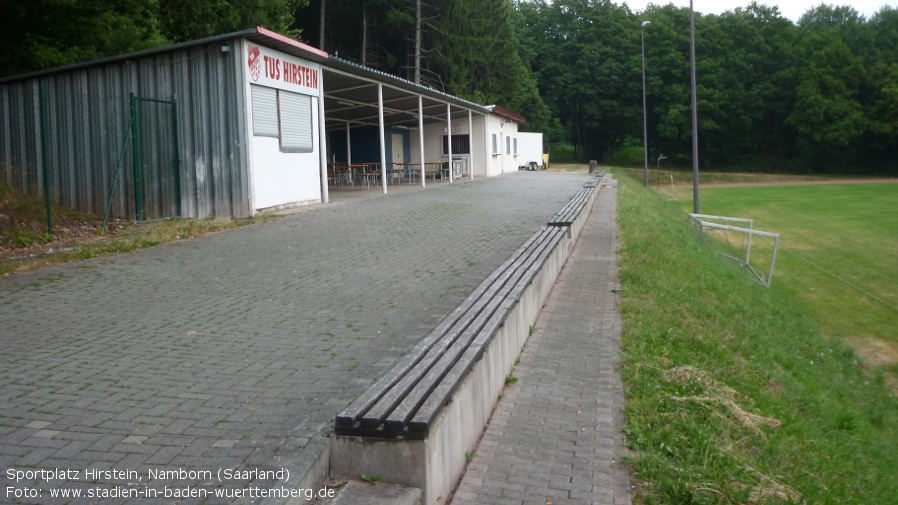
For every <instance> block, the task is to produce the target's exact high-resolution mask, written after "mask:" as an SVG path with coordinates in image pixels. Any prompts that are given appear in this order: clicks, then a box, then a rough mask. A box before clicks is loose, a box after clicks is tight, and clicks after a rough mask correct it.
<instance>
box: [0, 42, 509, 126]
mask: <svg viewBox="0 0 898 505" xmlns="http://www.w3.org/2000/svg"><path fill="white" fill-rule="evenodd" d="M238 39H247V40H249V41H251V42H254V43H257V44H259V45H263V46H266V47H269V48H271V49H274V50H277V51H280V52H283V53H286V54H290V55H292V56H296V57H297V58H302V59H305V60H308V61H312V62H315V63H318V64H320V65H321V66H322V68H323V70H324V71H326V72H328V75H326V76H325V79H324V86H325V88H324V95H325V98H326V99H327V100H328V102H326V104H325V106H326V109H327V110H328V114H327V120H328V129H333V128H336V127H338V125H340V124H346V123H349V124H356V125H360V124H371V121H372V111H371V110H370V109H371V107H372V105H374V106H375V107H376V103H377V98H376V96H377V95H376V93H377V91H376V88H377V84H383V85H384V86H383V91H384V101H385V103H386V102H389V106H388V107H387V108H385V117H386V118H387V122H388V124H392V125H399V126H400V127H407V128H409V127H410V128H415V127H416V125H417V113H418V97H419V96H421V97H422V100H423V103H422V106H423V110H424V115H425V121H426V122H433V121H437V120H445V119H446V117H447V115H448V113H447V112H445V111H443V110H441V109H440V108H441V107H442V108H443V109H445V104H451V105H453V106H455V107H456V108H460V109H462V110H454V111H452V118H453V120H464V119H465V117H466V116H467V112H466V111H471V112H475V113H478V114H490V113H492V114H497V115H499V116H502V117H504V118H506V119H511V120H513V121H517V122H518V123H523V122H525V121H526V119H525V118H524V117H523V116H521V115H519V114H515V113H514V112H511V111H509V110H507V109H504V108H502V107H500V106H497V105H491V106H486V107H485V106H483V105H479V104H476V103H474V102H470V101H468V100H464V99H462V98H458V97H456V96H453V95H450V94H448V93H444V92H442V91H439V90H436V89H434V88H431V87H427V86H422V85H419V84H415V83H413V82H411V81H408V80H406V79H403V78H401V77H397V76H394V75H391V74H388V73H386V72H382V71H379V70H375V69H373V68H369V67H365V66H362V65H359V64H357V63H353V62H350V61H347V60H343V59H340V58H336V57H334V56H331V55H329V54H328V53H326V52H325V51H322V50H320V49H317V48H315V47H312V46H310V45H308V44H303V43H302V42H299V41H296V40H293V39H291V38H289V37H286V36H284V35H281V34H279V33H276V32H273V31H271V30H268V29H266V28H263V27H261V26H258V27H256V28H250V29H248V30H242V31H238V32H231V33H225V34H222V35H216V36H214V37H207V38H204V39H198V40H193V41H190V42H183V43H180V44H174V45H170V46H164V47H158V48H153V49H147V50H143V51H136V52H132V53H127V54H122V55H117V56H110V57H107V58H101V59H97V60H92V61H86V62H82V63H75V64H72V65H65V66H61V67H55V68H49V69H44V70H39V71H36V72H30V73H27V74H20V75H15V76H10V77H5V78H2V79H0V84H5V83H11V82H17V81H22V80H26V79H34V78H40V77H45V76H52V75H57V74H62V73H66V72H71V71H76V70H82V69H87V68H93V67H99V66H103V65H109V64H115V63H120V62H125V61H129V60H136V59H140V58H144V57H147V56H154V55H157V54H165V53H168V52H172V51H177V50H182V49H188V48H191V47H196V46H204V45H209V44H215V43H222V44H227V43H229V42H230V41H233V40H238ZM366 84H367V86H366ZM350 104H352V106H349V107H347V106H348V105H350Z"/></svg>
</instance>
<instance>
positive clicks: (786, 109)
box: [517, 0, 898, 174]
mask: <svg viewBox="0 0 898 505" xmlns="http://www.w3.org/2000/svg"><path fill="white" fill-rule="evenodd" d="M517 9H518V11H519V12H520V14H521V16H522V17H523V18H524V25H525V26H526V31H523V33H527V34H528V35H529V36H530V37H531V38H530V39H528V40H524V41H523V43H522V49H521V52H522V54H523V55H525V57H526V58H527V61H528V62H529V63H530V64H531V66H532V69H533V71H534V74H535V75H536V76H537V78H538V81H539V88H540V92H541V94H542V96H543V99H544V100H545V102H546V103H547V104H548V105H549V107H550V109H551V111H552V113H553V114H554V115H555V116H556V118H558V119H559V120H560V121H561V124H562V125H563V126H564V127H566V128H567V137H566V139H559V140H566V141H568V142H571V143H573V144H574V145H575V146H576V147H577V151H578V152H580V151H585V156H584V157H583V158H584V159H585V158H596V159H600V160H606V161H607V160H610V159H612V158H611V156H618V155H619V153H620V152H621V147H622V146H623V149H624V151H625V152H627V151H629V150H630V149H629V148H628V147H627V146H625V144H626V142H627V139H628V138H639V139H641V138H642V131H641V130H642V86H641V67H642V53H641V42H642V40H641V36H642V33H643V30H642V28H641V23H642V21H650V22H651V24H649V25H648V26H646V27H645V29H644V33H645V66H646V81H647V82H646V102H647V112H648V114H647V115H648V118H647V119H648V121H647V123H648V136H649V152H650V157H651V158H653V159H654V158H657V156H658V154H660V153H664V154H665V156H666V157H667V158H668V159H669V160H670V162H672V163H674V164H675V165H687V166H688V165H690V164H691V152H692V149H691V139H692V126H691V117H690V115H691V105H690V102H691V97H690V85H689V10H688V9H687V8H682V7H676V6H674V5H672V4H667V5H660V4H650V5H649V6H648V7H647V8H646V10H645V11H644V12H642V13H639V14H638V15H637V14H634V13H632V12H630V11H629V9H628V8H627V7H626V5H614V4H612V3H610V2H608V1H595V0H559V1H553V2H551V3H550V2H547V1H544V0H535V1H519V2H518V4H517ZM695 24H696V57H697V81H698V102H699V103H698V109H699V110H698V120H699V141H700V145H699V152H700V161H701V165H702V168H703V169H714V168H729V167H732V168H738V169H741V170H751V171H755V170H761V171H807V172H810V171H815V172H820V171H842V172H845V171H854V172H879V173H892V174H896V173H898V164H896V163H895V161H894V160H893V156H892V154H891V152H892V150H894V149H895V147H896V146H898V133H896V132H898V117H896V110H898V109H896V98H895V97H896V89H895V84H894V83H895V82H896V72H898V70H896V69H895V68H894V67H893V65H896V64H898V11H896V10H895V9H894V8H891V7H883V8H882V9H881V10H880V11H879V12H878V13H877V14H876V15H875V16H873V17H872V18H871V19H870V20H865V19H864V18H863V17H862V16H859V15H858V14H857V11H855V10H854V9H853V8H851V7H832V6H828V5H821V6H818V7H814V8H813V9H811V10H809V11H808V13H806V14H805V16H803V17H802V19H801V22H800V23H799V24H798V25H796V24H794V23H792V22H791V21H789V20H788V19H785V18H783V17H782V15H781V13H780V11H779V9H778V8H776V7H767V6H765V5H760V4H758V3H754V2H752V3H750V4H748V5H747V6H746V7H744V8H737V9H735V10H734V11H730V12H725V13H723V14H721V15H702V14H700V13H696V18H695ZM559 140H554V139H553V140H552V142H558V141H559ZM631 154H632V153H631ZM624 158H626V156H624ZM615 159H616V158H615ZM621 161H622V162H623V161H625V160H623V159H622V160H621Z"/></svg>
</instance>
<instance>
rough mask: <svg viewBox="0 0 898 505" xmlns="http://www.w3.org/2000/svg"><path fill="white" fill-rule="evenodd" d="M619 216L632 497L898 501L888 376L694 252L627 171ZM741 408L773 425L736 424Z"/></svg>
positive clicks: (683, 232)
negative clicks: (872, 372)
mask: <svg viewBox="0 0 898 505" xmlns="http://www.w3.org/2000/svg"><path fill="white" fill-rule="evenodd" d="M619 212H620V225H621V233H622V240H623V248H622V251H621V252H622V270H621V274H620V275H621V284H622V287H623V295H624V296H623V299H622V306H621V311H622V315H623V318H624V334H623V346H624V355H623V367H622V375H623V378H624V381H625V383H626V385H627V421H626V427H625V431H626V435H627V442H628V444H629V445H630V447H631V449H632V450H633V451H634V455H633V457H632V458H631V465H632V469H633V472H634V475H633V480H634V484H635V485H637V490H638V493H639V499H640V500H641V501H643V502H645V503H745V502H756V503H768V502H769V503H776V502H786V501H787V500H788V497H789V496H792V497H794V498H799V497H800V500H802V501H805V502H807V503H871V504H873V503H875V504H889V503H898V399H896V398H895V397H893V396H891V395H890V394H889V392H888V391H887V389H886V387H885V385H884V383H883V382H884V381H883V379H882V376H878V377H870V376H868V375H866V374H865V373H864V372H862V371H861V370H860V369H859V367H858V366H857V358H856V356H855V354H854V353H853V351H851V350H850V349H849V348H847V347H846V346H844V345H843V344H841V343H840V342H839V341H838V340H835V339H833V340H830V339H826V338H824V337H823V336H822V334H821V332H820V330H819V328H818V327H817V325H816V324H815V322H814V321H813V320H812V319H811V318H810V317H808V316H807V315H806V314H805V313H804V312H803V309H802V308H801V306H800V305H799V304H798V303H797V302H796V301H795V300H794V299H793V297H792V295H791V294H790V293H789V292H787V291H786V290H783V289H781V287H778V285H777V284H776V283H774V286H773V288H772V289H770V290H766V289H764V288H762V287H760V286H758V285H757V284H755V283H754V282H752V281H751V280H750V279H749V278H748V277H746V276H745V275H744V274H743V273H742V272H741V271H739V269H738V268H737V267H735V266H734V265H733V264H731V263H730V262H725V261H721V260H720V259H719V258H717V257H715V256H714V255H712V254H711V253H709V252H708V251H706V250H705V249H703V248H700V247H698V246H697V245H696V239H695V237H694V236H693V234H692V232H691V231H690V230H689V229H688V228H687V227H686V226H685V224H684V219H683V217H684V214H683V212H682V210H681V209H680V208H679V207H678V206H677V205H675V204H671V203H668V202H666V201H663V200H662V199H661V198H660V197H659V196H658V195H657V194H656V193H655V192H654V191H647V190H645V189H644V188H642V187H640V186H639V184H638V182H637V181H635V180H634V179H632V178H629V177H626V176H623V177H621V184H620V207H619ZM779 286H781V285H779ZM684 366H690V367H694V369H688V368H682V367H684ZM728 388H732V389H728ZM689 398H692V399H689ZM729 402H732V403H729ZM740 408H741V409H742V410H743V411H744V412H746V413H749V414H754V415H759V416H764V417H766V418H770V419H776V420H779V421H780V422H781V426H780V427H778V428H773V427H769V426H765V425H764V419H762V418H754V420H752V419H751V418H747V417H745V416H743V417H742V421H741V422H740V419H739V417H738V416H739V409H740ZM743 422H744V424H743ZM751 426H755V427H754V428H751Z"/></svg>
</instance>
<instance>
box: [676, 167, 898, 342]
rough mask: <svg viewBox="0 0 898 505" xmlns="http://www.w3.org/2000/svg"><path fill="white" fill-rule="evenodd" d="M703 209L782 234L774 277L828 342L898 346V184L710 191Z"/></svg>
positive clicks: (710, 189) (708, 190)
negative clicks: (749, 220)
mask: <svg viewBox="0 0 898 505" xmlns="http://www.w3.org/2000/svg"><path fill="white" fill-rule="evenodd" d="M680 203H681V206H684V205H686V206H689V207H691V205H692V203H691V196H690V197H689V201H688V202H687V201H685V200H684V201H681V202H680ZM684 208H685V207H684ZM702 209H703V211H706V212H711V213H719V214H723V215H729V216H738V217H750V218H753V219H755V226H756V227H758V228H760V229H764V230H770V231H774V232H777V233H780V234H782V244H781V251H782V252H781V253H780V254H779V255H778V258H777V265H776V270H777V271H776V273H775V274H774V275H775V277H777V278H778V279H779V282H782V283H783V284H784V285H785V287H786V289H789V290H791V291H792V292H793V293H794V294H795V295H796V296H797V297H798V298H800V299H802V300H803V301H804V302H805V304H806V306H807V307H808V308H809V309H810V310H811V311H813V313H814V316H815V319H816V320H817V321H819V322H820V324H821V326H822V327H823V330H824V332H825V333H826V334H827V335H832V336H837V337H840V338H859V339H864V338H877V339H882V340H886V341H892V342H894V343H896V344H898V333H896V331H895V327H896V324H898V323H896V321H898V308H896V307H898V290H896V289H895V286H898V212H895V209H898V184H846V185H838V186H788V187H785V186H783V187H764V188H709V189H705V190H702ZM889 209H891V211H890V210H889ZM775 282H777V281H775Z"/></svg>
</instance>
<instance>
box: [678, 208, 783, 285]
mask: <svg viewBox="0 0 898 505" xmlns="http://www.w3.org/2000/svg"><path fill="white" fill-rule="evenodd" d="M689 220H690V222H691V223H692V225H693V226H694V227H695V229H696V231H697V232H698V240H699V243H700V244H702V245H704V246H706V247H708V248H709V249H711V250H712V251H714V252H716V253H717V254H720V255H721V256H725V257H727V258H730V259H732V260H734V261H737V262H739V264H740V265H742V266H743V267H745V268H746V269H747V270H748V271H749V272H751V274H752V275H754V277H755V278H756V279H757V280H758V282H759V283H760V284H761V285H763V286H765V287H767V288H769V287H770V283H771V281H772V280H773V266H774V265H775V264H776V250H777V247H778V246H779V240H780V235H779V233H770V232H767V231H761V230H755V229H754V220H752V219H744V218H740V217H727V216H711V215H708V214H692V213H690V214H689ZM731 223H736V224H739V225H740V226H734V225H733V224H731ZM752 238H754V242H755V246H754V247H755V251H754V254H752ZM753 264H754V265H757V266H758V268H756V267H755V266H753ZM764 270H766V273H765V272H764Z"/></svg>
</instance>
